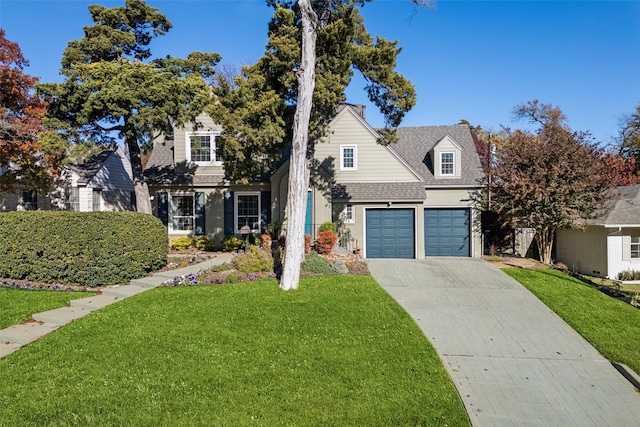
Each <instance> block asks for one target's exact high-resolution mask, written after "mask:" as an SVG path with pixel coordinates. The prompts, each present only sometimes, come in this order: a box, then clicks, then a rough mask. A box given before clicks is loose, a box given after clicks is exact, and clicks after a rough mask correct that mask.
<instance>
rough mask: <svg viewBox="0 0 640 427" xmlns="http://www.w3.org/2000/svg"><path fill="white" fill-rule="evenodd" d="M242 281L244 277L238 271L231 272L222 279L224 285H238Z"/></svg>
mask: <svg viewBox="0 0 640 427" xmlns="http://www.w3.org/2000/svg"><path fill="white" fill-rule="evenodd" d="M242 281H244V275H243V274H242V273H240V272H238V271H232V272H231V273H229V274H227V276H226V277H225V278H224V283H240V282H242Z"/></svg>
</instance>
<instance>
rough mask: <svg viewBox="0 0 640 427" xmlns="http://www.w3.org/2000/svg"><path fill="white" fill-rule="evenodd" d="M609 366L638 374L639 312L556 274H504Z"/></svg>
mask: <svg viewBox="0 0 640 427" xmlns="http://www.w3.org/2000/svg"><path fill="white" fill-rule="evenodd" d="M504 271H505V272H506V273H507V274H509V275H510V276H511V277H513V278H515V279H516V280H518V281H519V282H520V283H522V284H523V285H524V286H525V287H526V288H527V289H529V290H530V291H531V292H533V293H534V294H535V295H536V296H537V297H538V298H539V299H540V300H541V301H542V302H544V303H545V304H546V305H547V306H548V307H549V308H551V309H552V310H553V311H555V312H556V313H557V314H558V315H559V316H560V317H562V318H563V319H564V320H565V322H567V323H568V324H569V325H570V326H571V327H572V328H573V329H575V330H576V331H577V332H578V333H579V334H580V335H582V336H583V337H584V338H585V339H586V340H587V341H589V342H590V343H591V345H593V346H594V347H595V348H596V349H597V350H598V351H599V352H600V353H601V354H602V355H604V357H606V358H607V359H609V360H610V361H612V362H616V363H624V364H625V365H627V366H629V367H630V368H631V369H633V370H634V371H635V372H640V310H638V309H637V308H635V307H632V306H630V305H629V304H626V303H624V302H622V301H618V300H616V299H614V298H611V297H609V296H607V295H605V294H603V293H602V292H600V291H598V290H597V289H596V288H594V287H593V286H591V285H588V284H586V283H584V282H581V281H580V280H578V279H575V278H573V277H571V276H568V275H566V274H564V273H561V272H559V271H555V270H525V269H518V268H507V269H505V270H504Z"/></svg>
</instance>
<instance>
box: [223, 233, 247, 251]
mask: <svg viewBox="0 0 640 427" xmlns="http://www.w3.org/2000/svg"><path fill="white" fill-rule="evenodd" d="M221 243H222V249H224V250H225V251H227V252H233V251H237V250H238V249H241V248H243V247H244V242H243V241H242V240H240V239H238V238H237V237H236V236H224V239H222V242H221Z"/></svg>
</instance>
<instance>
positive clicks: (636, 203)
mask: <svg viewBox="0 0 640 427" xmlns="http://www.w3.org/2000/svg"><path fill="white" fill-rule="evenodd" d="M617 190H618V192H619V194H620V197H619V199H618V200H616V201H615V204H614V205H613V207H612V209H611V210H610V211H609V212H608V213H607V214H606V215H605V216H604V218H602V219H600V220H598V221H595V222H593V223H590V224H589V225H587V226H586V228H585V229H584V230H580V229H572V230H561V231H558V233H557V236H556V258H557V261H558V262H561V263H563V264H565V265H566V266H567V267H568V268H569V269H570V270H573V271H577V272H579V273H583V274H588V275H592V276H598V277H608V278H610V279H614V280H615V279H617V278H618V273H620V272H622V271H628V270H635V271H640V185H633V186H628V187H619V188H618V189H617Z"/></svg>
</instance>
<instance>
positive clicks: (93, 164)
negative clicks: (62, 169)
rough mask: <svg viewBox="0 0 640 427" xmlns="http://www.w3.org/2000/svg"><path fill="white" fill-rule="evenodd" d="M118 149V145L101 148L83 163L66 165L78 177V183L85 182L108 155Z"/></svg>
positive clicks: (96, 171) (100, 166)
mask: <svg viewBox="0 0 640 427" xmlns="http://www.w3.org/2000/svg"><path fill="white" fill-rule="evenodd" d="M117 150H118V147H112V148H108V149H106V150H103V151H102V152H100V153H98V154H96V155H95V156H93V157H91V158H90V159H89V160H87V161H86V162H85V163H83V164H80V165H69V166H67V167H68V168H69V169H70V170H72V171H73V172H75V173H76V174H77V175H78V176H79V177H80V178H79V179H78V183H87V182H88V181H89V180H90V179H91V178H93V177H94V175H95V174H96V173H98V171H99V170H100V168H102V166H103V165H104V162H106V161H107V159H108V158H109V156H111V155H112V154H113V153H115V152H116V151H117Z"/></svg>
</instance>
